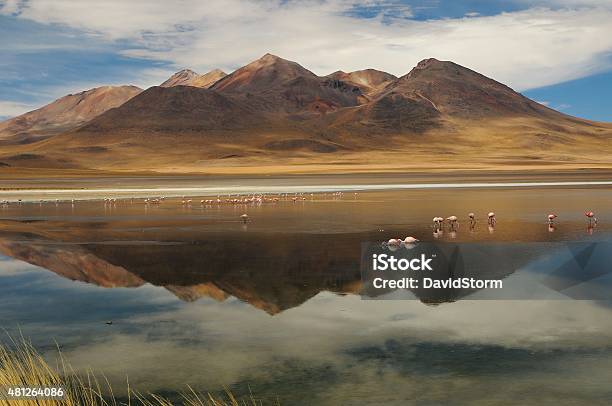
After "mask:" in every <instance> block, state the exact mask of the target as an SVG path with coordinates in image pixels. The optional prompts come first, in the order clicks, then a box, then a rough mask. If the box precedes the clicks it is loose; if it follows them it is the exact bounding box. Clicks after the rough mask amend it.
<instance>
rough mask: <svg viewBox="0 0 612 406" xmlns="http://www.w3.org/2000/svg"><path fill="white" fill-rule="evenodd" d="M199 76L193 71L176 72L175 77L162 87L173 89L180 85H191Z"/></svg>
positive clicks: (182, 70) (171, 77)
mask: <svg viewBox="0 0 612 406" xmlns="http://www.w3.org/2000/svg"><path fill="white" fill-rule="evenodd" d="M197 76H198V74H197V73H196V72H194V71H192V70H191V69H181V70H180V71H178V72H176V73H175V74H174V75H172V76H170V77H169V78H168V79H167V80H166V81H165V82H164V83H162V84H161V85H160V86H161V87H172V86H179V85H189V82H190V81H191V80H192V79H193V78H195V77H197Z"/></svg>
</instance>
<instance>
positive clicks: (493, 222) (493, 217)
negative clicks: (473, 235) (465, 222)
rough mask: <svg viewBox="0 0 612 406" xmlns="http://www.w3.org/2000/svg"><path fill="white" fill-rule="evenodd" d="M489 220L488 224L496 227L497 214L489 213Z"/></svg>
mask: <svg viewBox="0 0 612 406" xmlns="http://www.w3.org/2000/svg"><path fill="white" fill-rule="evenodd" d="M487 217H488V218H489V219H488V221H487V222H488V223H489V224H490V225H492V226H495V223H497V219H496V218H495V213H493V212H489V214H487Z"/></svg>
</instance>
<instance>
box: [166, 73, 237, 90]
mask: <svg viewBox="0 0 612 406" xmlns="http://www.w3.org/2000/svg"><path fill="white" fill-rule="evenodd" d="M225 76H227V74H226V73H225V72H223V71H222V70H220V69H215V70H212V71H210V72H208V73H205V74H203V75H199V74H197V73H196V72H194V71H192V70H190V69H183V70H181V71H178V72H176V73H175V74H174V75H172V76H170V77H169V78H168V79H167V80H166V81H165V82H164V83H162V84H161V85H160V86H161V87H172V86H194V87H203V88H209V87H210V86H212V85H213V84H214V83H215V82H217V81H218V80H220V79H222V78H223V77H225Z"/></svg>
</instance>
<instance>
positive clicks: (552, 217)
mask: <svg viewBox="0 0 612 406" xmlns="http://www.w3.org/2000/svg"><path fill="white" fill-rule="evenodd" d="M556 218H557V215H556V214H554V213H551V214H549V215H548V224H551V225H552V224H553V223H554V221H555V219H556Z"/></svg>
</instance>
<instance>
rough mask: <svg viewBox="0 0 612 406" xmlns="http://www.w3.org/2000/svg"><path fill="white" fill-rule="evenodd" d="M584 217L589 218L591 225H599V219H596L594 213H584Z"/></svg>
mask: <svg viewBox="0 0 612 406" xmlns="http://www.w3.org/2000/svg"><path fill="white" fill-rule="evenodd" d="M584 215H585V216H587V217H588V218H589V224H591V223H595V224H597V217H595V213H593V212H592V211H587V212H584Z"/></svg>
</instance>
